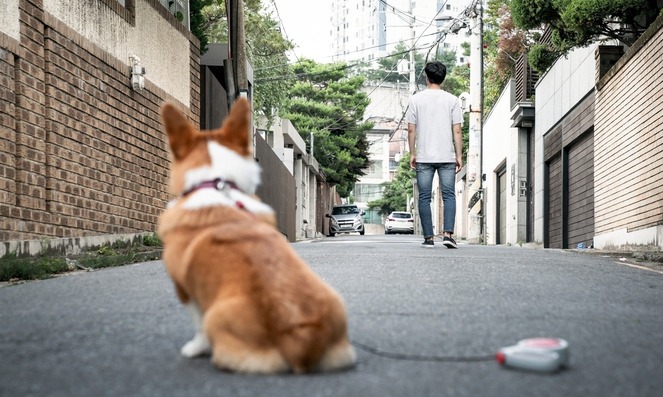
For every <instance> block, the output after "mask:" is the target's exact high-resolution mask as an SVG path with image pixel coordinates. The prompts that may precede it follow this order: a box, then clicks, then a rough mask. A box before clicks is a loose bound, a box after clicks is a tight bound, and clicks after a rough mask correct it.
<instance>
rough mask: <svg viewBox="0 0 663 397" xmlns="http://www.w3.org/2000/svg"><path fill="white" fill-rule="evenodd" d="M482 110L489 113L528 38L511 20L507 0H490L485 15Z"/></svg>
mask: <svg viewBox="0 0 663 397" xmlns="http://www.w3.org/2000/svg"><path fill="white" fill-rule="evenodd" d="M483 41H484V44H485V46H484V48H485V49H484V58H485V63H486V67H485V69H484V113H485V114H488V113H490V110H491V109H492V107H493V105H494V104H495V102H497V99H498V98H499V96H500V94H501V93H502V90H503V89H504V86H505V85H506V83H507V82H508V81H509V79H510V78H511V77H513V75H514V72H515V63H516V60H517V59H518V58H519V57H520V55H521V54H523V53H524V52H525V51H526V48H527V43H528V42H530V41H531V39H530V37H529V35H528V34H527V32H526V31H524V30H522V29H519V28H517V27H516V26H515V24H514V23H513V18H512V16H511V12H510V9H509V0H489V1H488V7H487V8H486V13H485V18H484V37H483Z"/></svg>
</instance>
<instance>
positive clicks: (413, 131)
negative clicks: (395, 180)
mask: <svg viewBox="0 0 663 397" xmlns="http://www.w3.org/2000/svg"><path fill="white" fill-rule="evenodd" d="M416 139H417V126H416V124H410V123H408V125H407V146H408V147H409V148H410V168H412V169H415V168H417V149H416V146H415V145H416Z"/></svg>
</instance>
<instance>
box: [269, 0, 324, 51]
mask: <svg viewBox="0 0 663 397" xmlns="http://www.w3.org/2000/svg"><path fill="white" fill-rule="evenodd" d="M272 1H273V3H274V4H275V5H276V8H277V9H278V13H276V12H274V14H273V15H274V18H275V19H277V20H278V19H279V17H280V19H281V24H282V26H283V29H284V31H285V32H284V33H285V36H287V37H288V38H289V39H290V40H291V41H292V42H294V43H295V46H296V47H295V50H294V54H290V56H289V57H290V60H291V61H293V62H294V61H296V60H297V58H301V57H305V58H311V59H313V60H315V61H317V62H320V63H329V62H331V56H332V55H333V54H331V50H330V49H329V46H330V40H329V29H330V27H329V12H330V11H329V9H330V0H272ZM263 4H269V0H268V2H265V3H263ZM295 55H296V57H297V58H296V57H295Z"/></svg>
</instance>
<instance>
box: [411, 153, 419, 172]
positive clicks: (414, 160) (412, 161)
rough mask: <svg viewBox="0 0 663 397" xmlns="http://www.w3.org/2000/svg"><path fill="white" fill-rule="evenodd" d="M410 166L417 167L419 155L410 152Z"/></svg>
mask: <svg viewBox="0 0 663 397" xmlns="http://www.w3.org/2000/svg"><path fill="white" fill-rule="evenodd" d="M410 168H412V169H413V170H415V169H417V156H415V155H414V154H412V153H410Z"/></svg>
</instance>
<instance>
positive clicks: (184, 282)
mask: <svg viewBox="0 0 663 397" xmlns="http://www.w3.org/2000/svg"><path fill="white" fill-rule="evenodd" d="M161 118H162V121H163V125H164V127H165V131H166V133H167V135H168V143H169V145H170V149H171V152H172V156H171V157H172V164H171V175H170V177H171V181H170V183H171V191H172V193H173V194H174V195H175V196H176V197H177V198H176V199H175V200H173V201H172V202H171V203H170V204H169V205H168V208H167V209H166V210H165V211H164V212H163V213H162V214H161V215H160V217H159V222H158V234H159V236H160V238H161V239H162V241H163V244H164V254H163V260H164V263H165V267H166V270H167V272H168V275H169V276H170V278H171V279H172V281H173V283H174V284H175V292H176V294H177V296H178V298H179V299H180V301H181V302H182V303H183V304H184V305H185V306H186V307H187V308H188V309H189V311H190V312H191V315H192V317H193V322H194V327H195V335H194V337H193V339H191V341H189V342H187V343H186V344H185V345H184V346H183V347H182V349H181V353H182V355H183V356H184V357H188V358H192V357H197V356H202V355H211V361H212V363H213V364H214V365H215V366H216V367H218V368H219V369H221V370H227V371H233V372H242V373H263V374H271V373H282V372H294V373H309V372H317V371H331V370H339V369H343V368H347V367H351V366H353V365H354V363H355V361H356V355H355V351H354V348H353V347H352V345H351V344H350V341H349V338H348V326H347V315H346V311H345V306H344V303H343V300H342V298H341V296H340V295H339V294H338V293H337V292H336V291H335V290H334V289H333V288H331V287H330V286H329V285H328V284H326V283H325V282H324V281H323V280H322V279H321V278H320V277H319V276H317V275H316V274H315V273H314V272H313V271H312V270H311V269H310V268H309V267H308V265H307V264H306V263H305V262H304V261H303V260H302V259H301V258H300V257H299V256H298V255H297V254H296V252H295V251H294V249H293V248H292V246H291V245H290V244H289V243H288V242H287V240H286V239H285V238H284V237H283V236H282V235H281V233H280V232H279V231H278V230H277V229H276V227H274V219H275V217H274V211H273V210H272V209H271V207H269V206H268V205H266V204H265V203H263V202H261V201H260V200H259V199H258V198H257V197H256V196H255V190H256V188H257V186H258V184H259V183H260V168H259V166H258V164H257V163H256V162H255V160H254V159H253V156H252V154H251V150H250V141H249V123H250V105H249V103H248V101H246V100H245V99H243V98H239V99H238V100H237V101H236V102H235V104H234V105H233V107H232V109H231V111H230V113H229V115H228V117H227V118H226V120H225V121H224V123H223V125H222V127H221V128H219V129H217V130H211V131H200V132H199V131H197V130H196V128H195V126H194V125H193V124H192V123H190V122H189V121H188V120H187V119H186V118H185V116H184V115H183V114H182V113H181V112H180V111H179V110H178V109H177V108H176V107H175V106H173V105H172V104H169V103H166V104H164V105H163V106H162V109H161Z"/></svg>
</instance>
